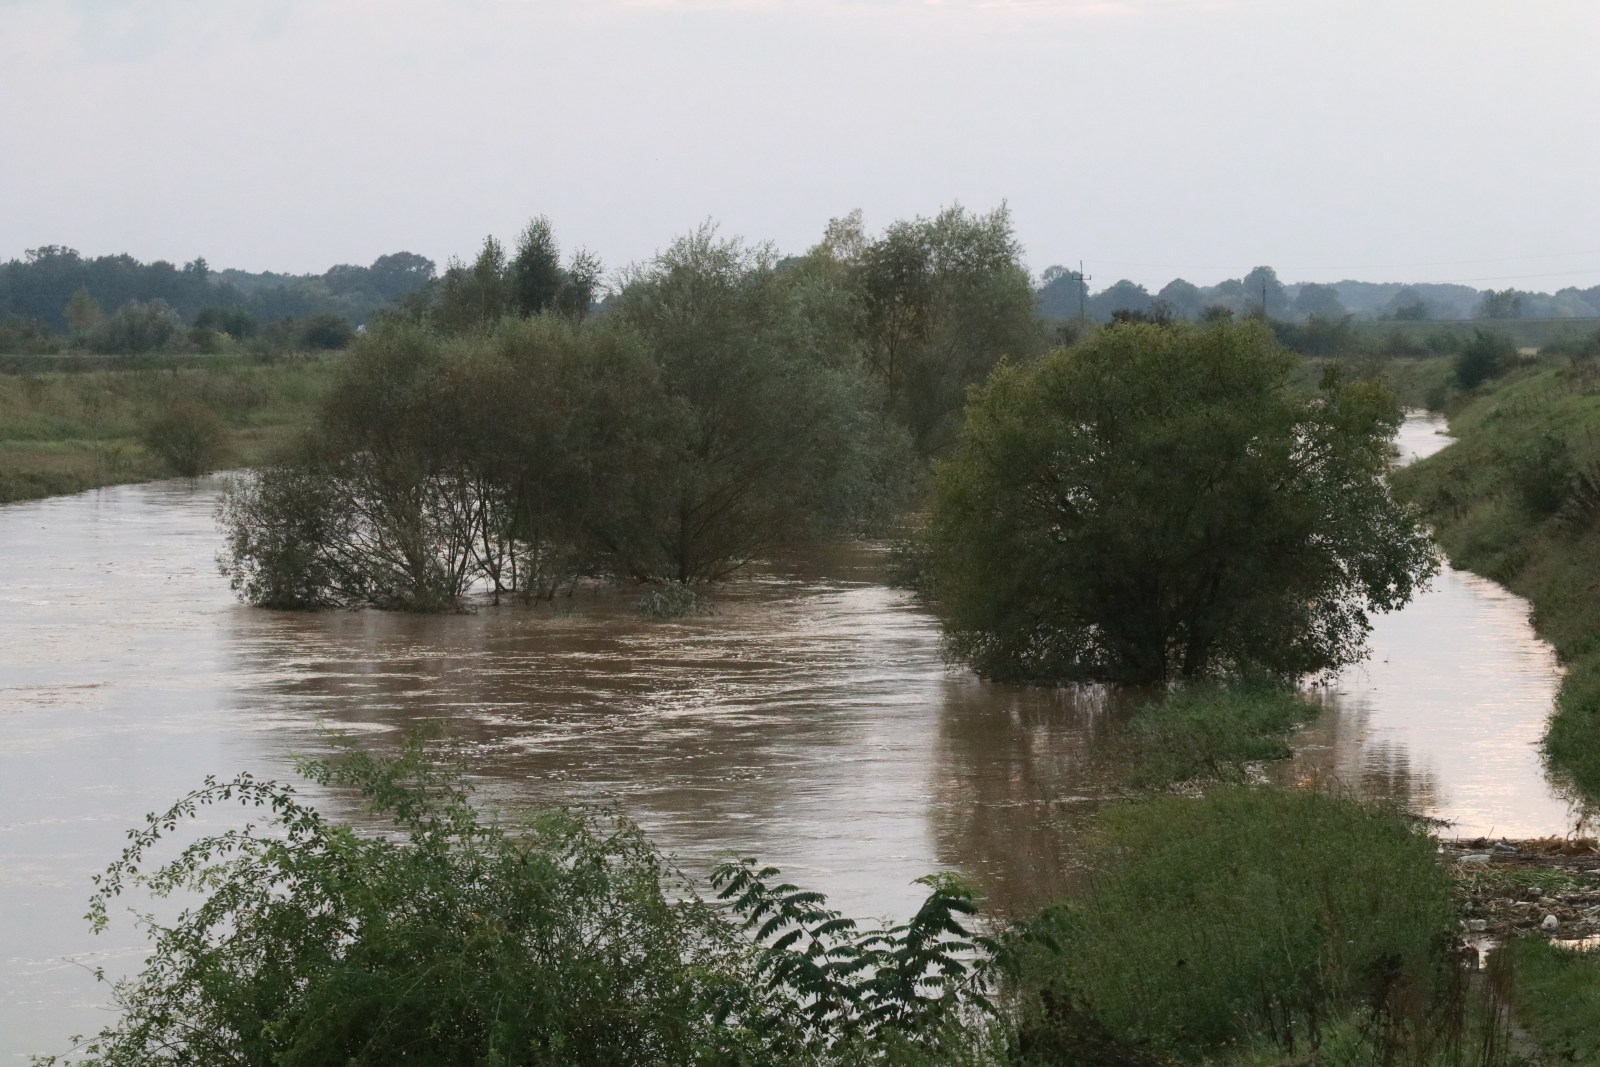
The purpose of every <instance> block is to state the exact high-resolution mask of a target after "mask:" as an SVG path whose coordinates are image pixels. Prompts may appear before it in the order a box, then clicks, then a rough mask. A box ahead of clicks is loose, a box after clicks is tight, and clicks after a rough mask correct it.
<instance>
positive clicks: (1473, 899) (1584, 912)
mask: <svg viewBox="0 0 1600 1067" xmlns="http://www.w3.org/2000/svg"><path fill="white" fill-rule="evenodd" d="M1439 845H1440V849H1441V851H1442V852H1443V854H1444V856H1445V858H1446V859H1447V860H1448V862H1449V863H1450V866H1451V870H1452V872H1453V873H1454V874H1455V878H1456V886H1457V888H1458V890H1459V893H1460V897H1461V906H1462V923H1463V925H1464V927H1465V934H1466V937H1467V938H1468V939H1470V940H1475V941H1476V940H1487V941H1504V940H1506V939H1508V938H1511V937H1528V936H1535V937H1543V938H1546V939H1548V940H1551V941H1556V942H1559V943H1567V944H1572V945H1575V946H1577V947H1584V948H1590V947H1600V842H1597V841H1596V840H1595V839H1594V838H1592V837H1546V838H1539V839H1536V840H1531V841H1510V840H1505V839H1495V838H1484V837H1479V838H1472V839H1466V840H1441V841H1440V842H1439Z"/></svg>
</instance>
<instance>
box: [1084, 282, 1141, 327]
mask: <svg viewBox="0 0 1600 1067" xmlns="http://www.w3.org/2000/svg"><path fill="white" fill-rule="evenodd" d="M1149 310H1150V293H1149V291H1148V290H1146V289H1145V287H1144V286H1142V285H1140V284H1138V283H1137V282H1132V281H1129V280H1128V279H1126V278H1123V279H1122V280H1121V281H1118V282H1116V283H1114V284H1112V285H1110V286H1108V287H1106V288H1105V289H1103V290H1102V291H1100V292H1098V293H1096V294H1095V295H1094V296H1093V298H1091V299H1090V301H1089V316H1090V318H1092V319H1094V320H1095V321H1097V322H1109V321H1111V320H1112V319H1114V318H1115V317H1116V314H1117V312H1119V311H1123V312H1128V311H1131V312H1135V313H1136V314H1138V315H1143V314H1145V313H1146V312H1148V311H1149ZM1123 317H1124V318H1126V317H1127V316H1126V315H1124V316H1123Z"/></svg>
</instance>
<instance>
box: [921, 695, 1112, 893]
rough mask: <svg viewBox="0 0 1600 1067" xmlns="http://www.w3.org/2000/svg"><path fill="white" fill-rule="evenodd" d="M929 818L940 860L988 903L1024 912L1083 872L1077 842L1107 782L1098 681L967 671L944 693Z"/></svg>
mask: <svg viewBox="0 0 1600 1067" xmlns="http://www.w3.org/2000/svg"><path fill="white" fill-rule="evenodd" d="M941 695H942V702H941V707H940V713H939V741H938V745H937V747H936V749H935V752H936V759H935V763H934V767H933V773H932V794H933V806H932V823H933V828H934V840H935V848H936V849H937V851H938V856H939V860H940V862H941V863H942V864H944V865H946V866H950V867H955V868H958V869H960V870H963V871H967V872H970V873H971V874H972V875H973V876H974V877H976V878H977V880H978V881H979V883H980V888H981V889H982V890H983V892H984V893H985V894H986V896H987V905H986V906H987V907H988V908H989V909H991V910H995V911H1001V912H1013V913H1015V912H1023V911H1026V910H1028V909H1030V908H1031V907H1035V906H1037V905H1038V904H1039V903H1040V902H1041V901H1043V900H1045V899H1047V898H1049V897H1051V896H1054V895H1058V894H1059V893H1060V891H1061V890H1062V889H1063V888H1064V887H1065V886H1066V885H1068V884H1069V883H1070V882H1071V881H1072V880H1073V878H1074V877H1076V876H1080V875H1081V874H1082V870H1083V869H1082V867H1081V865H1080V864H1079V862H1078V859H1077V854H1078V850H1077V848H1076V844H1077V842H1078V841H1080V840H1081V838H1082V835H1083V833H1084V830H1085V827H1086V824H1087V821H1088V819H1089V817H1090V816H1091V815H1092V814H1093V812H1094V811H1095V810H1096V809H1097V808H1098V807H1099V805H1100V802H1101V801H1102V800H1103V798H1104V797H1105V796H1106V795H1107V793H1108V791H1109V790H1110V789H1111V788H1112V786H1111V781H1112V772H1111V769H1110V767H1109V766H1108V763H1107V756H1108V749H1109V745H1108V739H1107V734H1108V730H1107V727H1108V725H1109V723H1110V722H1111V720H1112V718H1113V717H1114V716H1116V715H1117V714H1118V713H1119V710H1120V705H1121V703H1122V701H1121V700H1119V699H1118V698H1115V697H1109V696H1108V694H1107V692H1106V690H1104V689H1102V688H1070V689H1025V688H1021V687H1012V686H1000V685H990V684H986V683H983V682H979V681H977V680H976V679H973V678H971V677H970V676H967V677H960V678H951V679H949V680H948V681H947V682H946V684H945V686H944V688H943V692H942V694H941Z"/></svg>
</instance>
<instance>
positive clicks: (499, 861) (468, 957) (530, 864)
mask: <svg viewBox="0 0 1600 1067" xmlns="http://www.w3.org/2000/svg"><path fill="white" fill-rule="evenodd" d="M299 772H300V774H301V775H302V776H303V777H305V778H307V779H308V780H309V781H311V782H313V783H315V784H316V785H318V786H321V787H324V788H327V789H330V790H334V791H337V792H341V793H349V792H352V791H353V792H355V793H356V794H358V795H359V797H360V799H361V801H362V802H363V803H364V806H365V808H366V810H367V813H368V814H369V816H371V817H372V819H371V823H372V824H373V825H375V826H381V827H382V828H383V830H384V831H385V832H383V833H375V832H367V831H365V830H362V831H358V830H356V829H355V828H353V827H352V826H350V825H346V824H342V823H339V822H336V821H334V820H331V819H329V818H328V817H326V816H324V815H323V814H321V813H319V812H318V811H317V810H316V809H315V808H313V807H312V806H310V805H309V804H308V803H307V802H306V800H305V799H304V798H303V797H302V796H301V794H300V793H298V792H297V791H296V790H295V789H294V788H293V787H292V786H289V785H284V784H281V783H278V782H273V781H267V780H263V779H259V778H256V777H253V776H251V775H248V774H244V775H240V776H238V777H236V778H233V779H231V780H226V781H224V780H219V779H217V778H207V779H206V780H205V783H204V785H203V786H202V787H201V788H199V789H197V790H195V791H194V792H192V793H190V794H189V795H188V796H186V797H184V798H183V799H182V800H180V801H178V802H177V803H176V804H174V805H173V806H172V807H170V808H168V809H167V810H166V811H164V812H160V813H157V814H153V815H151V816H149V817H148V819H147V821H146V823H145V825H144V826H142V827H139V828H137V829H135V830H133V831H131V832H130V833H129V842H128V845H127V847H126V848H125V849H124V851H123V853H122V855H121V856H120V857H119V858H118V859H117V860H116V861H115V862H114V863H112V864H111V865H110V867H108V868H107V870H106V871H105V873H104V874H102V875H101V876H99V877H98V878H97V879H96V888H95V891H94V895H93V897H92V899H91V901H90V909H89V919H90V922H91V923H92V924H93V926H94V927H95V929H96V930H100V929H103V928H104V927H105V926H106V924H107V923H108V921H109V920H110V914H111V907H112V902H113V901H114V900H115V899H116V898H119V897H123V896H124V895H125V894H127V895H129V896H132V895H135V894H145V895H148V896H153V897H156V898H161V897H177V898H180V899H188V898H190V897H191V896H193V897H195V898H198V899H199V901H200V902H199V903H198V904H196V905H194V906H192V907H189V908H187V909H185V910H184V911H183V912H182V913H181V914H180V915H179V916H178V918H177V919H176V920H174V921H172V922H171V923H170V924H167V923H163V922H160V921H158V920H157V919H155V918H154V917H152V916H149V915H145V916H141V917H140V919H139V921H140V923H141V924H142V925H143V926H144V927H145V929H146V930H147V931H148V933H149V935H150V938H151V941H152V950H151V954H150V958H149V960H148V962H147V963H146V964H145V965H144V968H143V969H142V970H141V971H140V972H139V973H138V974H137V975H136V976H134V977H133V978H130V979H127V980H124V981H120V982H118V983H116V985H115V1000H116V1002H117V1005H118V1007H119V1008H120V1009H121V1015H120V1018H119V1019H118V1020H117V1021H116V1022H115V1023H114V1024H113V1025H111V1026H109V1027H107V1028H106V1029H104V1030H103V1031H101V1033H100V1034H99V1035H97V1036H96V1037H94V1038H92V1039H90V1040H88V1041H87V1042H81V1043H80V1047H79V1049H78V1054H79V1057H80V1058H79V1062H83V1063H88V1064H97V1065H116V1067H134V1065H140V1067H143V1065H149V1064H166V1063H205V1064H221V1065H226V1064H240V1065H246V1064H251V1065H254V1064H263V1065H264V1064H271V1065H273V1067H301V1065H306V1067H309V1065H313V1064H315V1065H323V1064H330V1063H337V1064H343V1065H366V1064H390V1063H395V1062H400V1061H402V1060H403V1061H408V1062H426V1063H432V1064H483V1065H488V1064H501V1065H509V1064H563V1065H574V1067H581V1065H588V1064H595V1065H598V1064H605V1065H608V1067H614V1065H632V1064H639V1065H644V1064H662V1063H672V1064H704V1065H723V1064H727V1065H733V1064H753V1063H762V1064H784V1063H806V1064H818V1063H915V1062H926V1060H925V1056H926V1055H932V1054H933V1053H934V1052H935V1051H936V1050H937V1049H939V1048H940V1047H941V1043H945V1044H949V1045H950V1046H951V1047H953V1048H957V1049H959V1050H960V1054H961V1055H962V1056H968V1057H970V1056H983V1055H987V1052H988V1050H989V1049H991V1048H992V1047H993V1045H992V1043H990V1042H987V1041H985V1040H983V1039H982V1035H981V1034H980V1033H979V1031H978V1030H977V1029H976V1025H975V1024H976V1023H977V1022H978V1021H979V1019H978V1015H979V1012H978V1011H977V1009H978V1008H981V1007H985V1006H987V1003H988V1002H987V1000H986V999H985V996H984V992H983V987H984V968H985V962H984V961H985V960H986V959H987V952H988V950H989V947H990V945H989V942H988V941H986V940H985V939H983V938H980V937H976V936H973V935H970V934H969V933H968V932H967V929H966V918H967V917H968V916H970V915H972V914H973V911H974V906H973V897H972V893H971V891H970V890H968V889H966V888H965V887H964V886H962V885H961V884H960V883H959V882H957V881H956V880H955V879H954V878H953V876H949V875H935V876H932V877H930V878H929V879H925V880H924V882H925V884H927V885H928V886H929V888H930V890H931V893H930V896H929V898H928V901H927V903H926V904H924V905H923V907H922V909H921V910H920V911H919V912H918V914H917V915H916V916H915V917H914V918H913V919H912V920H911V921H910V922H909V923H907V924H904V925H902V926H896V927H893V928H890V929H887V930H880V931H872V932H870V933H864V934H857V933H856V932H855V924H854V923H853V922H851V921H850V920H848V919H843V918H841V917H839V916H838V915H837V913H834V912H829V911H827V910H826V909H825V908H824V904H823V899H822V897H821V896H820V895H819V894H814V893H802V892H800V891H799V890H796V889H794V887H792V886H788V885H781V886H776V887H770V888H769V886H768V884H767V881H768V880H769V879H770V878H771V877H772V876H774V875H775V874H776V873H777V872H776V871H774V870H773V869H771V868H761V869H757V868H755V867H754V865H753V862H752V863H745V864H735V865H729V866H727V867H725V868H723V869H722V870H721V872H720V873H719V876H718V879H717V884H718V886H719V887H720V888H721V889H722V890H723V893H724V899H725V900H731V901H732V906H731V907H727V906H722V907H718V906H715V905H712V904H708V903H707V902H705V901H703V900H701V899H700V898H699V896H698V895H697V894H696V893H695V891H694V887H693V886H692V885H690V884H689V883H688V882H687V880H685V879H684V878H683V877H682V876H681V875H680V874H678V873H677V872H676V871H675V870H673V869H672V868H671V867H670V866H669V865H668V864H667V863H666V862H665V860H664V859H663V857H662V856H661V854H660V853H659V852H658V851H657V850H656V849H655V848H654V846H652V845H651V844H650V843H649V841H648V840H646V838H645V837H644V835H643V834H642V833H641V832H640V830H639V829H638V828H637V827H636V826H634V825H633V824H632V823H630V822H628V821H626V820H625V819H623V818H621V817H620V816H617V815H615V814H594V813H582V812H573V811H556V812H551V813H546V814H543V815H540V816H538V817H536V818H534V819H532V820H531V821H529V822H526V823H523V824H509V823H506V822H503V821H499V820H490V819H485V818H484V816H483V815H482V814H481V813H480V811H479V810H478V809H477V807H475V806H474V804H473V799H472V795H471V792H470V790H469V789H468V788H467V786H466V785H465V782H464V779H463V767H462V763H461V761H460V759H459V758H454V759H451V760H445V761H443V762H442V763H441V762H438V761H436V760H435V759H434V758H432V757H431V756H429V755H428V754H427V753H426V752H425V751H424V750H423V747H422V746H421V744H420V743H417V742H411V743H409V744H408V745H407V746H406V747H405V749H404V750H403V751H402V753H401V754H400V755H399V756H397V757H394V758H388V757H378V756H373V755H370V754H367V753H363V752H360V751H358V750H355V749H354V748H351V749H349V750H347V751H346V752H345V753H344V754H343V755H342V756H341V757H340V758H338V759H334V760H307V761H304V762H302V763H301V764H300V766H299ZM233 803H238V804H241V805H244V806H246V807H253V808H261V809H265V810H266V812H267V813H268V815H267V818H266V819H265V820H263V821H261V822H259V823H256V824H252V825H249V826H245V827H243V828H239V829H232V830H228V831H226V832H223V833H219V834H214V835H209V836H205V837H203V838H201V839H199V840H197V841H194V842H193V843H190V844H188V845H187V846H185V847H182V848H181V849H180V850H179V851H178V853H177V855H176V857H175V858H172V859H170V860H168V861H166V862H165V863H158V862H157V860H156V858H155V854H156V850H157V849H158V847H162V846H167V845H168V844H169V840H170V839H171V838H172V837H174V836H177V835H178V834H179V833H180V827H181V825H182V824H184V823H185V822H187V821H188V820H190V819H192V818H194V817H196V816H197V815H199V814H200V813H201V810H202V809H204V808H209V807H215V806H218V805H227V804H233ZM741 920H743V921H745V922H747V923H748V924H753V925H756V926H758V927H759V929H758V930H756V931H755V936H752V935H751V931H749V930H742V929H741V928H740V921H741ZM791 928H793V930H792V931H791ZM791 933H793V934H794V935H795V936H790V934H791ZM945 1061H946V1060H945V1058H944V1057H942V1056H941V1060H940V1062H945ZM46 1062H53V1061H46Z"/></svg>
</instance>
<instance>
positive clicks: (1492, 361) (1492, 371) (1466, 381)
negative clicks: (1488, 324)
mask: <svg viewBox="0 0 1600 1067" xmlns="http://www.w3.org/2000/svg"><path fill="white" fill-rule="evenodd" d="M1516 359H1517V346H1516V345H1514V344H1512V342H1511V338H1510V337H1507V336H1506V335H1505V334H1503V333H1501V332H1499V331H1498V330H1490V329H1485V328H1483V327H1481V326H1479V327H1475V328H1474V329H1473V331H1472V338H1471V339H1470V340H1469V341H1467V343H1466V344H1464V345H1462V346H1461V350H1460V351H1459V352H1457V353H1456V358H1455V365H1454V368H1455V378H1456V383H1457V384H1458V385H1460V386H1461V388H1463V389H1476V388H1477V387H1478V386H1480V385H1482V384H1483V383H1484V382H1486V381H1488V380H1489V379H1490V378H1494V377H1497V376H1499V375H1501V374H1504V373H1505V372H1506V371H1507V370H1509V369H1510V368H1511V365H1512V364H1513V363H1514V362H1516Z"/></svg>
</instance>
